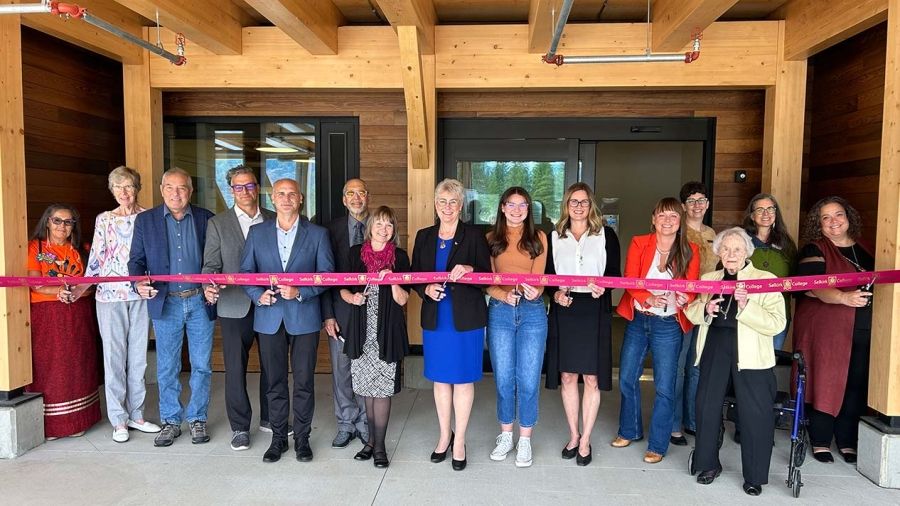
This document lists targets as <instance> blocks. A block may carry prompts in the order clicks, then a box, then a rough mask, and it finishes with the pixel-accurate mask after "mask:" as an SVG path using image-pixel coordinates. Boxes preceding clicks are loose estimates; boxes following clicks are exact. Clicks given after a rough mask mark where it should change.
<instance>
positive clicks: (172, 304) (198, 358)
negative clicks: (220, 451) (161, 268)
mask: <svg viewBox="0 0 900 506" xmlns="http://www.w3.org/2000/svg"><path fill="white" fill-rule="evenodd" d="M185 330H187V342H188V354H189V356H190V361H191V379H190V385H191V398H190V401H189V402H188V405H187V408H183V407H182V406H181V399H180V398H181V382H180V381H179V379H178V375H179V374H180V373H181V344H182V342H183V340H184V333H185ZM153 331H154V333H155V334H156V375H157V381H158V382H159V417H160V419H161V420H162V421H163V423H171V424H176V425H178V424H180V423H181V422H182V420H184V419H186V420H187V421H188V423H190V422H193V421H196V420H201V421H206V411H207V408H209V381H210V377H211V376H212V369H211V368H210V354H211V352H212V337H213V322H212V321H210V320H209V318H208V317H207V316H206V307H205V302H204V301H203V296H202V295H194V296H193V297H188V298H186V299H182V298H179V297H167V298H166V302H165V304H164V305H163V313H162V318H158V319H154V320H153Z"/></svg>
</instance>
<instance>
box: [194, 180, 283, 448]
mask: <svg viewBox="0 0 900 506" xmlns="http://www.w3.org/2000/svg"><path fill="white" fill-rule="evenodd" d="M225 181H226V182H227V183H228V187H229V188H231V194H232V195H233V196H234V207H232V208H231V209H229V210H228V211H225V212H224V213H221V214H219V215H217V216H215V217H213V218H211V219H210V220H209V224H208V225H207V228H206V248H205V249H204V251H203V269H202V270H201V272H202V273H203V274H222V273H236V272H238V271H239V270H240V267H241V251H242V250H243V249H244V240H245V239H246V238H247V232H249V231H250V226H251V225H255V224H257V223H262V222H263V221H265V220H271V219H273V218H274V217H275V213H273V212H272V211H269V210H268V209H262V208H260V207H259V182H258V181H257V179H256V173H255V172H254V171H253V169H251V168H249V167H245V166H244V165H238V166H236V167H234V168H232V169H231V170H229V171H228V173H226V174H225ZM203 291H204V295H205V296H206V301H207V302H208V303H209V304H216V312H217V314H218V316H219V325H220V327H221V329H222V353H223V355H224V358H225V411H226V413H227V414H228V422H229V423H230V424H231V431H232V435H231V449H232V450H235V451H238V450H247V449H249V448H250V418H251V416H252V414H253V409H252V408H251V407H250V398H249V397H248V396H247V358H248V357H249V355H250V347H251V346H253V340H254V339H255V338H256V336H257V334H256V332H254V331H253V311H250V305H251V303H250V297H248V296H247V292H245V291H244V290H243V289H242V288H241V287H239V286H226V285H225V284H205V285H204V286H203ZM259 426H260V429H261V430H266V429H267V428H268V427H269V403H268V402H267V401H266V370H265V369H264V368H261V374H260V378H259ZM269 430H270V431H271V429H269Z"/></svg>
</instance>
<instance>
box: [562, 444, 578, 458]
mask: <svg viewBox="0 0 900 506" xmlns="http://www.w3.org/2000/svg"><path fill="white" fill-rule="evenodd" d="M577 453H578V447H577V446H576V447H575V448H567V447H566V446H563V449H562V458H564V459H565V460H572V459H574V458H575V455H576V454H577Z"/></svg>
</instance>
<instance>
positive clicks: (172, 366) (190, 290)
mask: <svg viewBox="0 0 900 506" xmlns="http://www.w3.org/2000/svg"><path fill="white" fill-rule="evenodd" d="M159 189H160V192H161V193H162V196H163V201H164V203H163V205H160V206H156V207H154V208H153V209H151V210H149V211H146V212H143V213H140V214H138V215H137V218H136V219H135V224H134V237H133V238H132V241H131V256H130V258H129V260H128V273H129V274H130V275H132V276H148V278H150V277H152V276H153V275H154V274H163V275H165V274H199V273H200V268H201V266H202V265H203V247H204V244H205V242H206V224H207V221H208V220H209V219H210V218H211V217H212V216H213V213H211V212H210V211H208V210H206V209H203V208H202V207H196V206H193V205H191V194H192V193H193V191H194V187H193V183H192V182H191V176H190V174H188V173H187V172H185V171H184V170H182V169H179V168H177V167H173V168H171V169H169V170H167V171H166V172H165V173H164V174H163V177H162V184H160V186H159ZM135 291H137V293H138V294H139V295H140V296H141V297H143V298H145V299H150V300H149V302H148V303H147V307H148V309H149V312H150V318H151V320H152V321H153V332H154V334H155V335H156V369H157V380H158V384H159V416H160V418H161V419H162V422H163V428H162V430H161V431H160V433H159V434H158V435H157V436H156V439H155V440H154V445H156V446H170V445H171V444H172V443H173V442H174V441H175V438H177V437H178V436H180V435H181V422H182V419H186V420H187V422H188V424H189V425H190V428H191V442H193V443H194V444H198V443H205V442H207V441H209V434H208V433H207V430H206V418H207V409H208V408H209V383H210V378H211V376H212V369H211V368H210V354H211V352H212V336H213V325H214V324H213V320H214V319H215V316H216V313H215V307H213V306H207V305H206V303H205V301H204V298H203V294H202V293H201V290H200V284H198V283H161V282H151V280H150V279H148V280H143V281H139V282H137V283H135ZM185 330H186V331H187V341H188V350H189V354H190V362H191V378H190V385H191V397H190V400H189V402H188V404H187V406H186V407H184V406H182V405H181V400H180V396H181V382H180V381H179V379H178V375H179V374H180V373H181V344H182V341H183V336H184V334H185Z"/></svg>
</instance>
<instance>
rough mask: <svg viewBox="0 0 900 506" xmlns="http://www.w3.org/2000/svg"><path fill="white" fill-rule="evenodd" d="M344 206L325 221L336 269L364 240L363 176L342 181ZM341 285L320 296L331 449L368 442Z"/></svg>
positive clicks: (365, 192) (365, 200) (366, 202)
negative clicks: (333, 421) (333, 426)
mask: <svg viewBox="0 0 900 506" xmlns="http://www.w3.org/2000/svg"><path fill="white" fill-rule="evenodd" d="M343 202H344V207H345V208H347V213H348V214H347V216H341V217H340V218H335V219H334V220H333V221H332V222H331V223H329V224H328V235H329V237H330V238H331V250H332V251H333V252H334V261H335V264H336V265H335V267H336V268H337V271H336V272H348V271H349V270H350V248H351V247H353V246H356V245H357V244H360V243H362V242H363V236H364V233H365V229H366V221H367V220H368V217H369V191H368V189H367V188H366V182H365V181H363V180H362V179H350V180H349V181H347V182H346V183H345V184H344V190H343ZM340 289H341V287H334V288H333V289H331V291H329V292H328V293H326V294H323V295H322V297H321V299H322V318H323V319H324V326H325V332H327V333H328V335H329V336H331V339H329V340H328V343H329V345H330V346H329V352H330V353H331V386H332V390H333V391H334V416H335V417H336V418H337V434H336V435H335V436H334V439H333V440H332V441H331V447H332V448H346V447H347V445H348V444H350V441H351V440H352V439H353V437H354V436H356V437H358V438H359V440H360V441H362V442H363V444H366V443H367V442H368V441H369V429H368V424H367V420H366V405H365V402H364V401H363V399H362V397H360V396H358V395H355V394H354V393H353V382H352V379H351V377H350V359H349V358H347V355H345V354H344V342H343V341H342V340H341V339H339V337H338V336H339V335H340V334H341V332H342V330H343V329H344V327H346V326H347V325H348V323H349V321H350V305H349V304H347V303H346V302H344V299H342V298H341V294H340Z"/></svg>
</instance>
